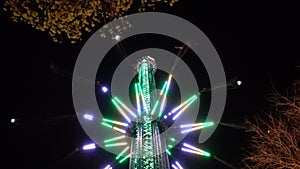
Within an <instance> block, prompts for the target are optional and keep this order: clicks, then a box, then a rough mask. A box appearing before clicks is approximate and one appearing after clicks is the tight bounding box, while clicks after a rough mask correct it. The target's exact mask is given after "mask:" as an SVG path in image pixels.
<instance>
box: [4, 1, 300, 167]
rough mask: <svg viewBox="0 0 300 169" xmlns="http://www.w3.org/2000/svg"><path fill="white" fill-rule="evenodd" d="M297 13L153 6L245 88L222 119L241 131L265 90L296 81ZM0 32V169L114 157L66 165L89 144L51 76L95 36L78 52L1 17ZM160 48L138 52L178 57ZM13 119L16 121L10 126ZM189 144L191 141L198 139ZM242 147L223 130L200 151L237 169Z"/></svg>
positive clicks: (201, 163)
mask: <svg viewBox="0 0 300 169" xmlns="http://www.w3.org/2000/svg"><path fill="white" fill-rule="evenodd" d="M1 4H2V3H1ZM1 8H2V7H1ZM299 8H300V5H299V3H296V2H294V1H287V2H281V1H272V3H264V4H262V2H254V1H248V2H240V1H230V2H227V1H209V0H198V1H195V0H194V1H192V0H180V2H179V3H177V4H176V5H175V6H174V7H173V8H169V7H165V6H159V7H158V9H157V11H161V12H167V13H171V14H175V15H177V16H180V17H182V18H184V19H186V20H188V21H190V22H191V23H193V24H195V25H197V26H198V27H199V28H200V29H201V30H202V31H203V32H204V33H205V34H206V36H207V37H208V38H209V39H210V40H211V42H212V44H213V45H214V47H215V48H216V50H217V52H218V53H219V56H220V59H221V60H222V63H223V66H224V69H225V72H226V76H227V78H228V79H229V78H231V77H234V76H237V77H239V78H240V79H241V80H242V81H243V84H242V86H241V87H240V88H239V89H238V90H232V91H229V93H228V97H227V103H226V107H225V111H224V114H223V117H222V121H223V122H228V123H235V124H242V123H243V121H244V118H246V117H248V118H251V117H253V116H254V115H257V114H259V110H261V109H267V107H266V105H267V104H266V101H265V100H266V95H267V94H268V93H270V92H271V90H272V87H271V82H272V83H273V84H274V85H275V86H276V88H277V89H278V90H280V91H284V90H286V88H287V87H288V86H289V84H291V83H292V81H293V80H295V79H297V78H299V69H300V68H299V67H298V68H297V66H300V62H299V58H300V57H299V51H298V50H299V49H300V31H299V30H300V27H299V21H300V11H299ZM132 12H134V10H132V11H129V12H128V14H130V13H132ZM0 25H1V28H0V33H1V35H0V38H1V69H2V70H1V74H2V76H1V79H2V80H1V84H2V90H1V100H2V104H1V114H2V117H3V118H1V119H2V120H3V122H2V124H4V129H7V131H8V132H4V133H5V134H4V135H2V139H1V140H2V141H4V143H3V144H2V148H1V150H2V153H1V154H4V159H3V162H4V163H3V164H1V165H4V166H5V167H1V168H12V169H21V168H22V169H54V168H57V169H58V168H61V169H69V168H72V169H100V168H101V166H103V165H104V164H106V163H108V162H110V161H111V160H113V159H114V156H113V155H112V154H110V153H108V152H106V151H104V150H101V149H96V150H94V151H90V152H78V153H76V154H74V155H72V156H70V157H69V158H66V159H65V157H67V155H68V154H69V153H70V152H72V151H73V150H74V149H75V148H76V147H80V146H81V145H83V144H84V143H87V142H89V141H90V139H89V137H88V136H87V135H86V134H85V132H84V131H83V129H82V128H81V126H80V124H79V122H78V120H77V118H76V117H75V112H74V108H73V103H72V88H71V79H69V78H68V77H65V74H64V73H55V72H53V71H52V70H51V68H50V65H51V64H52V63H55V65H57V66H59V67H60V68H61V69H64V70H66V72H70V73H72V70H73V67H74V64H75V62H76V58H77V56H78V54H79V52H80V50H81V48H82V46H83V45H84V42H85V41H86V40H87V39H88V37H89V36H90V35H92V34H93V32H91V33H87V34H86V35H85V37H84V39H83V41H82V42H79V43H77V44H69V43H63V44H58V43H53V42H52V39H51V37H50V36H48V34H47V33H45V32H39V31H36V30H35V29H32V28H31V26H30V25H27V24H25V23H14V22H12V21H11V20H10V19H9V15H8V13H6V12H3V11H2V10H1V24H0ZM98 26H99V28H100V26H101V25H98ZM144 38H145V37H144ZM150 39H151V38H150ZM156 40H157V41H156ZM162 42H165V43H162ZM162 42H161V43H160V44H159V43H158V39H155V38H153V39H152V40H149V39H148V40H145V43H144V45H145V46H147V45H149V47H151V46H153V44H155V45H154V46H160V45H161V46H160V47H163V48H164V49H166V50H170V51H173V52H176V51H175V50H174V45H176V44H177V42H174V41H170V42H168V40H166V39H165V41H162ZM124 44H125V46H126V47H128V50H134V49H135V45H136V44H135V43H134V41H131V42H128V43H124ZM187 62H189V61H187ZM189 66H190V67H191V68H192V69H193V71H195V72H197V71H201V69H200V68H198V65H197V64H195V63H194V64H190V65H189ZM198 73H199V72H198ZM203 102H204V103H207V104H209V98H207V99H205V96H204V99H203ZM204 103H201V105H202V104H204ZM207 104H206V107H207ZM204 105H205V104H204ZM204 107H205V106H204ZM3 115H4V116H3ZM60 117H62V118H60ZM63 117H64V118H63ZM11 118H16V119H20V121H19V122H18V121H17V123H16V124H11V123H10V119H11ZM188 139H190V140H193V139H194V140H196V139H197V134H192V135H190V136H189V138H188ZM247 146H248V137H247V135H246V134H245V133H244V132H243V131H239V130H235V129H232V128H229V127H225V126H219V127H218V128H217V130H216V131H215V133H214V134H213V136H212V137H211V138H210V139H209V140H208V141H207V143H205V144H204V145H199V147H205V149H207V150H209V151H210V152H211V153H212V154H213V155H216V156H218V157H219V158H221V159H223V160H225V161H227V162H229V163H230V164H232V165H235V166H237V167H238V168H239V162H240V161H241V159H242V157H243V154H244V153H245V151H244V150H243V148H246V149H247ZM3 150H4V151H3ZM2 158H3V157H2ZM172 158H174V159H179V160H180V161H181V162H182V163H183V164H184V166H185V168H206V169H223V168H224V169H226V168H228V167H226V166H225V165H223V164H221V163H219V162H218V161H216V160H215V159H213V158H210V159H209V158H203V157H198V156H194V155H184V154H183V153H180V152H176V151H175V152H174V155H173V157H172ZM1 161H2V160H1ZM127 166H128V165H127V164H125V165H122V166H120V165H119V166H116V167H115V168H127Z"/></svg>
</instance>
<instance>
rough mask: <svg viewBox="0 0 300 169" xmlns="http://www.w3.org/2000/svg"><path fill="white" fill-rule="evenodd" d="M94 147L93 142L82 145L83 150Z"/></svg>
mask: <svg viewBox="0 0 300 169" xmlns="http://www.w3.org/2000/svg"><path fill="white" fill-rule="evenodd" d="M95 148H96V145H95V143H91V144H87V145H84V146H83V147H82V149H83V150H92V149H95Z"/></svg>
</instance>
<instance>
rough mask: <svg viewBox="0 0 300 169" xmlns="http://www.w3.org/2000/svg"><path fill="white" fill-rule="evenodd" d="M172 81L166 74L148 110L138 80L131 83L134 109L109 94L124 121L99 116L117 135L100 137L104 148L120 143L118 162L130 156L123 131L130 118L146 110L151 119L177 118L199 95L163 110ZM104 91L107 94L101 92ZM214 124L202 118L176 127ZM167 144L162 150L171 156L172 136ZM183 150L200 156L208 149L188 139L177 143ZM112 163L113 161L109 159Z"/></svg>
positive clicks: (184, 128) (184, 130) (177, 168)
mask: <svg viewBox="0 0 300 169" xmlns="http://www.w3.org/2000/svg"><path fill="white" fill-rule="evenodd" d="M171 81H172V75H169V77H168V79H167V80H166V81H165V82H164V84H163V86H162V88H161V92H159V97H158V98H157V100H156V101H155V102H154V104H153V106H152V109H150V110H149V107H148V106H147V103H146V98H145V96H144V94H143V90H142V87H141V85H140V84H139V83H135V84H134V89H135V102H136V110H131V109H130V108H129V106H127V105H126V104H125V103H123V102H122V101H121V98H118V97H116V96H115V97H112V98H111V101H112V103H113V105H114V106H115V108H116V109H117V111H118V112H119V114H120V115H121V116H122V117H123V118H124V121H123V122H121V121H116V120H112V119H107V118H103V119H102V122H101V124H102V126H103V127H107V128H111V129H112V130H114V131H116V132H118V133H119V134H120V136H117V137H113V138H107V139H105V140H104V146H105V147H106V148H113V147H124V148H123V149H122V151H120V153H119V154H118V155H117V156H116V158H115V160H116V161H118V163H123V162H124V161H126V160H127V159H129V158H130V157H131V154H130V146H131V145H130V144H131V143H130V142H128V140H127V139H126V135H127V134H128V133H127V131H128V130H129V127H130V125H131V123H134V121H137V118H138V117H140V115H141V113H142V112H146V113H147V114H150V115H151V117H152V118H153V119H162V118H164V119H167V118H171V119H172V121H176V120H178V119H179V118H180V117H181V116H182V114H183V113H184V112H185V110H187V109H188V108H189V107H190V106H191V105H192V104H193V103H194V102H195V101H196V100H197V99H198V98H199V96H200V93H198V94H195V95H192V96H191V97H189V98H187V99H186V100H185V101H183V102H182V103H181V104H179V105H177V106H176V107H175V108H173V109H172V110H171V111H170V112H164V109H165V106H166V98H167V95H168V91H169V89H170V84H171ZM105 94H108V93H107V92H105ZM84 117H85V118H86V119H87V120H90V119H93V118H91V115H89V114H85V115H84ZM212 125H214V123H213V122H206V123H192V124H181V125H180V126H179V127H178V128H179V129H180V130H181V131H180V134H185V133H190V132H193V131H197V130H201V129H203V128H205V127H209V126H212ZM167 141H168V144H167V149H166V150H165V152H166V153H167V154H168V155H169V156H171V154H172V153H171V149H173V148H174V147H175V146H176V145H174V144H175V143H176V139H175V136H174V137H171V138H169V139H168V140H167ZM178 145H179V146H181V147H180V149H181V151H182V152H183V153H191V154H195V155H200V156H206V157H210V156H211V155H210V153H209V152H206V151H203V150H201V149H199V148H197V147H195V146H193V145H190V144H188V143H183V144H178ZM112 164H113V163H112ZM112 164H109V165H107V166H105V167H104V169H112V168H113V167H114V166H113V165H112ZM170 165H171V166H170V167H172V168H173V169H183V166H182V164H180V163H179V162H178V161H175V162H174V163H172V164H170Z"/></svg>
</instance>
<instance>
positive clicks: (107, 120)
mask: <svg viewBox="0 0 300 169" xmlns="http://www.w3.org/2000/svg"><path fill="white" fill-rule="evenodd" d="M103 121H105V122H108V123H113V124H117V125H121V126H124V127H128V126H129V125H128V124H127V123H123V122H119V121H116V120H110V119H106V118H103Z"/></svg>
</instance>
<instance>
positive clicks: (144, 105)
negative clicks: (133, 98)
mask: <svg viewBox="0 0 300 169" xmlns="http://www.w3.org/2000/svg"><path fill="white" fill-rule="evenodd" d="M138 87H139V90H140V93H141V97H142V102H143V107H144V110H145V111H146V113H148V107H147V103H146V100H145V97H144V94H143V91H142V87H141V85H140V83H138Z"/></svg>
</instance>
